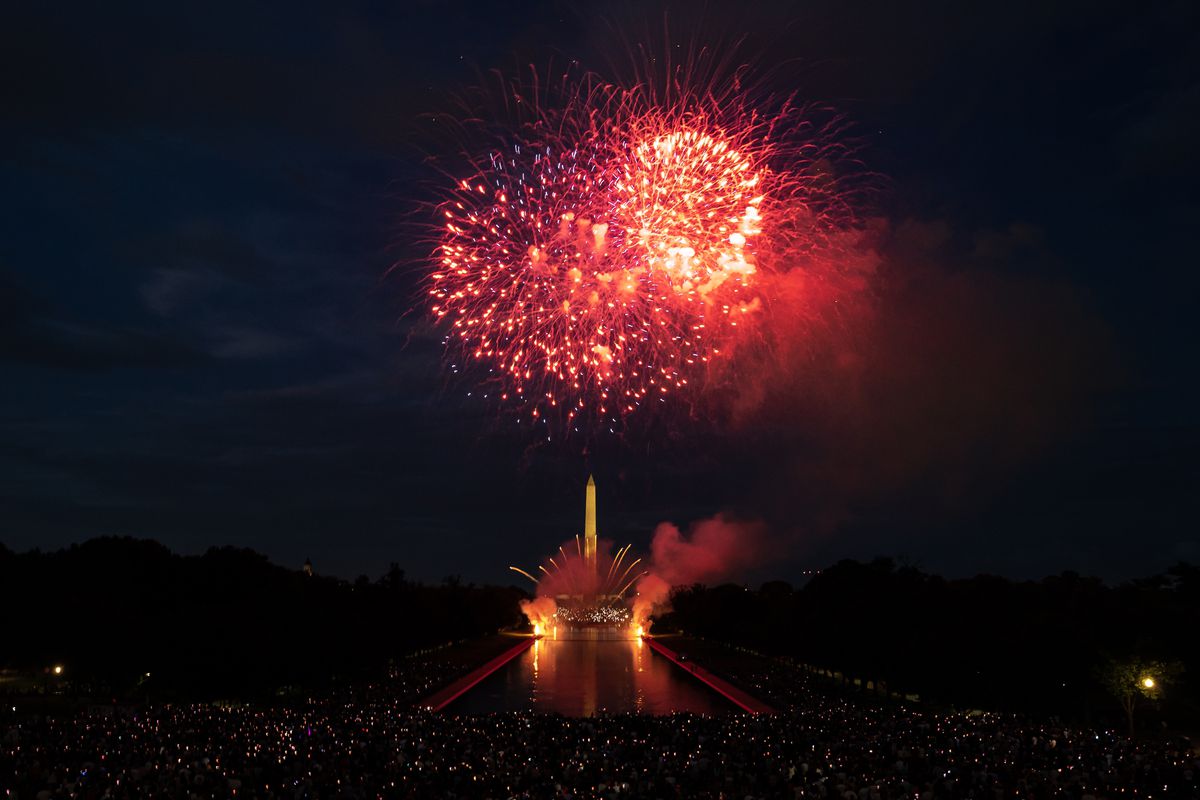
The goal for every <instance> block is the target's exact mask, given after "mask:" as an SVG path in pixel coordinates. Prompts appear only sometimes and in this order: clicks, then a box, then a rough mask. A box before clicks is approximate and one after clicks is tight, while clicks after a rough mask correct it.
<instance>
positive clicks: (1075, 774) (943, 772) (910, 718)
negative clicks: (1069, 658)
mask: <svg viewBox="0 0 1200 800" xmlns="http://www.w3.org/2000/svg"><path fill="white" fill-rule="evenodd" d="M800 697H801V693H800V692H799V691H798V692H797V698H798V700H799V699H800ZM803 698H804V699H803V700H802V701H800V702H796V703H793V704H792V706H791V707H790V708H789V709H788V710H787V711H785V712H783V713H780V714H777V715H758V716H749V715H744V714H727V715H723V716H718V717H705V716H695V715H690V714H677V715H672V716H664V717H648V716H636V715H620V716H607V717H606V716H601V717H595V718H584V719H579V718H566V717H560V716H557V715H542V714H534V713H527V712H511V713H504V714H494V715H489V716H478V717H470V716H451V715H437V714H432V713H428V712H412V711H407V710H403V709H402V708H400V707H399V706H398V705H394V704H386V703H318V704H312V705H307V706H303V707H300V708H294V709H284V708H273V709H252V708H238V709H231V710H220V709H216V708H213V707H209V706H199V705H187V706H179V707H158V708H153V709H151V710H149V711H146V712H144V713H140V714H138V715H136V716H129V717H117V718H106V717H102V716H81V717H76V718H69V719H61V720H51V721H50V722H49V723H48V724H45V725H41V724H40V723H21V724H18V723H12V724H10V725H9V726H8V727H7V730H4V731H2V733H3V747H2V749H0V797H5V798H14V797H15V798H19V800H26V799H27V798H60V797H61V798H67V797H77V798H226V797H229V798H232V797H239V798H241V797H246V798H367V797H413V798H443V797H444V798H456V797H461V798H466V797H472V798H474V797H479V798H510V797H516V798H592V797H606V798H626V797H628V798H738V799H739V800H741V799H742V798H768V797H771V798H774V797H781V798H805V797H812V798H838V800H843V799H844V800H886V799H887V798H899V797H917V796H919V797H921V798H987V799H988V800H999V799H1000V798H1005V797H1007V798H1023V797H1031V798H1042V797H1063V798H1073V799H1074V800H1084V799H1085V798H1089V797H1096V798H1105V797H1113V798H1115V797H1122V798H1130V797H1178V798H1197V797H1200V789H1198V785H1197V774H1198V772H1200V765H1198V763H1197V758H1196V756H1195V755H1192V754H1191V753H1188V752H1187V751H1186V750H1185V749H1184V747H1183V745H1182V743H1180V744H1176V745H1172V744H1170V743H1166V742H1161V741H1156V742H1149V741H1147V742H1132V741H1130V740H1128V739H1126V738H1124V737H1121V736H1118V735H1115V734H1113V733H1111V732H1108V731H1084V730H1073V729H1066V728H1064V727H1061V726H1056V725H1049V724H1031V723H1026V722H1023V721H1021V720H1020V719H1017V718H1014V717H1004V716H996V715H985V716H968V715H965V714H947V713H941V712H933V711H926V710H913V709H911V708H906V707H903V706H897V705H883V704H878V705H873V704H869V703H864V702H860V701H857V700H854V701H851V700H847V699H839V698H834V697H825V696H823V695H820V694H819V693H816V692H809V693H806V694H804V696H803ZM4 791H7V792H8V794H7V795H5V794H4Z"/></svg>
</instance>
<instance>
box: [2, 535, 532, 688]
mask: <svg viewBox="0 0 1200 800" xmlns="http://www.w3.org/2000/svg"><path fill="white" fill-rule="evenodd" d="M523 596H525V595H523V594H522V592H521V591H520V590H518V589H516V588H504V587H494V586H475V585H471V584H466V585H464V584H462V583H461V581H459V580H458V579H456V578H453V577H451V578H447V579H446V580H445V581H443V582H442V583H441V584H437V585H426V584H421V583H416V582H412V581H409V580H407V579H406V578H405V575H404V572H403V571H402V570H401V569H400V568H399V567H398V566H397V565H395V564H393V565H392V566H391V568H390V569H389V570H388V572H387V573H386V574H385V575H384V576H382V577H381V578H380V579H378V580H375V581H372V580H369V579H368V578H366V577H365V576H363V577H360V578H359V579H358V580H356V581H354V582H349V581H345V580H341V579H338V578H333V577H322V576H319V575H315V576H310V575H306V574H305V573H304V572H303V571H299V570H292V569H286V568H284V567H280V566H277V565H274V564H271V563H270V562H269V561H268V560H267V558H266V556H264V555H261V554H259V553H256V552H254V551H252V550H248V549H243V548H235V547H214V548H211V549H209V550H208V552H206V553H205V554H204V555H200V556H180V555H175V554H173V553H171V552H170V551H169V550H168V549H167V548H166V547H164V546H162V545H161V544H158V543H157V542H153V541H148V540H138V539H131V538H100V539H93V540H91V541H88V542H85V543H84V544H80V545H73V546H71V547H69V548H66V549H63V550H60V551H57V552H49V553H43V552H39V551H37V550H34V551H30V552H26V553H14V552H12V551H10V550H8V549H6V548H4V547H3V546H2V545H0V630H2V631H3V634H2V637H0V638H2V645H0V668H3V669H8V670H13V671H16V672H18V673H24V674H40V673H44V672H45V670H47V669H48V668H50V667H51V665H54V664H63V665H65V668H64V676H65V677H67V678H69V679H70V684H71V686H72V687H73V688H72V691H77V692H81V693H88V694H93V695H97V696H106V697H107V696H113V697H118V698H120V697H136V698H140V697H144V696H147V695H151V696H153V697H155V698H159V699H171V698H176V697H177V698H180V699H184V698H188V699H193V698H197V699H220V698H229V699H248V698H254V697H262V696H265V695H270V694H278V693H280V692H287V691H288V690H289V689H290V690H295V691H302V690H308V689H312V688H315V687H328V686H330V685H331V684H332V685H336V684H339V683H349V682H352V681H360V680H364V679H367V680H369V679H373V678H375V677H377V676H381V675H382V674H384V673H385V671H386V670H387V667H388V663H389V661H390V660H394V659H397V658H400V657H402V656H404V655H405V654H408V653H412V652H413V651H417V650H420V649H422V648H429V647H435V646H438V645H441V644H445V643H447V642H450V641H455V640H460V639H465V638H470V637H477V636H482V635H484V634H488V633H494V632H496V631H497V630H499V629H502V628H505V627H508V626H512V625H517V624H520V623H521V622H522V621H523V617H522V615H521V613H520V610H519V608H518V605H517V604H518V601H519V600H520V598H521V597H523ZM147 673H149V676H147ZM64 680H65V679H64Z"/></svg>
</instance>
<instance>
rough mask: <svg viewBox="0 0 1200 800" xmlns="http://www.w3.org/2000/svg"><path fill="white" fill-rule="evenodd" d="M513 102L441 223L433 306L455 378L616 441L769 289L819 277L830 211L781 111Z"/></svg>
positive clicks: (820, 178)
mask: <svg viewBox="0 0 1200 800" xmlns="http://www.w3.org/2000/svg"><path fill="white" fill-rule="evenodd" d="M510 90H511V87H510ZM513 96H514V97H515V98H516V101H515V105H516V106H517V107H518V108H519V110H520V111H519V113H520V116H521V117H522V119H520V120H518V121H516V122H515V123H514V124H513V125H512V126H511V127H509V128H504V129H502V130H501V131H500V132H498V133H495V134H494V135H495V136H496V137H497V138H499V139H500V140H501V143H500V144H496V143H495V142H493V147H492V149H491V150H490V151H488V152H486V154H484V155H480V156H475V157H472V156H471V155H470V154H468V158H469V160H470V173H469V174H468V176H467V177H465V178H459V179H457V183H456V184H455V186H454V188H453V190H452V191H451V192H450V193H449V194H448V196H447V198H446V200H445V202H444V203H443V204H442V206H441V208H440V211H441V214H442V215H443V218H444V228H443V230H442V232H441V234H440V237H439V245H438V253H437V261H438V264H437V267H436V268H435V271H434V272H433V273H432V275H431V278H430V283H429V295H430V297H431V300H432V303H431V305H432V311H433V313H434V314H435V316H436V318H437V319H438V321H439V322H440V323H441V324H443V325H445V326H446V330H447V344H448V345H449V346H450V347H452V348H454V349H459V348H461V351H462V353H463V354H464V356H465V361H466V362H467V368H468V369H470V368H472V367H471V365H472V364H473V365H474V366H475V367H479V368H481V372H487V373H490V374H491V376H492V377H493V378H498V379H499V383H500V389H499V390H498V392H497V394H499V396H500V398H501V400H502V401H507V402H516V403H518V404H520V405H521V406H523V407H524V408H525V409H526V410H527V412H528V414H530V415H531V416H532V418H534V419H540V420H542V421H545V420H546V419H547V418H548V417H549V418H552V419H554V420H555V421H556V422H560V421H561V422H562V423H565V424H567V425H571V426H576V427H578V426H579V425H580V424H581V423H583V424H589V425H591V424H596V423H603V424H605V425H607V426H611V425H612V424H613V423H615V422H616V421H617V420H618V419H620V418H623V417H624V416H626V415H628V414H630V413H632V412H634V411H636V410H637V409H638V408H639V407H641V406H643V405H644V404H646V403H647V402H665V401H666V399H667V398H668V397H669V396H670V395H671V394H673V393H678V392H680V391H681V390H686V389H688V388H689V387H690V386H692V385H693V384H695V383H696V382H703V379H704V378H705V376H706V375H707V374H708V368H709V367H710V366H711V365H712V362H713V361H714V360H716V359H720V358H722V353H723V352H728V351H730V350H732V349H733V347H734V346H735V344H736V343H737V341H738V340H739V338H740V337H743V336H746V335H752V333H747V331H751V332H752V331H753V330H754V328H755V327H756V326H757V324H758V322H757V320H758V317H759V316H760V315H761V314H762V311H763V309H764V306H765V305H767V304H769V303H770V302H771V296H770V291H769V287H770V276H771V275H772V274H782V273H785V272H787V271H790V270H793V269H798V268H802V269H808V270H814V269H818V270H820V269H827V266H816V265H819V264H821V263H822V260H821V259H820V258H818V257H815V256H814V254H816V253H818V251H819V250H820V242H821V241H822V240H823V239H824V238H825V237H826V236H827V235H828V232H829V231H830V230H831V229H832V228H834V227H836V226H837V225H840V224H842V219H841V216H842V215H841V214H840V211H841V209H842V208H843V207H844V204H843V203H841V201H840V198H839V194H838V189H837V185H836V181H835V180H834V179H833V177H832V175H831V172H830V163H831V162H830V160H829V158H828V152H829V150H830V146H831V145H830V143H829V142H825V141H822V140H821V137H822V136H824V135H825V134H824V133H822V134H819V135H818V134H814V133H813V126H812V125H811V124H808V123H806V121H805V120H804V118H803V115H802V114H801V112H799V111H798V110H797V109H796V108H795V107H794V106H792V105H790V104H781V105H780V106H779V107H778V108H777V110H776V111H775V112H774V113H770V114H767V113H762V112H760V111H757V110H755V109H753V108H750V107H749V106H748V103H747V101H746V100H745V98H744V97H742V96H740V95H739V94H738V93H737V91H736V87H731V88H729V89H727V90H726V91H724V92H721V93H715V92H713V91H712V90H711V87H707V88H705V89H704V91H688V90H680V89H678V87H676V91H675V92H674V93H672V94H671V97H672V98H674V99H671V100H666V101H664V100H661V99H660V98H659V97H658V96H657V95H655V94H654V93H651V92H647V91H643V90H638V89H633V90H629V89H623V88H619V87H614V86H609V85H599V84H596V83H594V82H592V81H589V80H587V79H583V80H581V81H579V82H576V83H572V82H571V81H570V80H569V79H567V80H564V82H563V84H562V86H561V87H560V89H559V90H558V91H556V92H553V93H551V94H550V95H549V96H548V97H547V96H544V95H542V94H540V93H536V92H534V93H529V94H527V95H521V94H519V93H516V92H514V95H513ZM806 135H807V136H808V137H809V138H805V136H806Z"/></svg>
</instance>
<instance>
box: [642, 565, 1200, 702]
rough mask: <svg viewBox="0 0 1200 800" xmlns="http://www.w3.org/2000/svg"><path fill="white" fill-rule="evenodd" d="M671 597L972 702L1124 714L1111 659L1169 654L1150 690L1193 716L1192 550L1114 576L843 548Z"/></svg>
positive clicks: (874, 685)
mask: <svg viewBox="0 0 1200 800" xmlns="http://www.w3.org/2000/svg"><path fill="white" fill-rule="evenodd" d="M671 605H672V609H673V610H672V611H671V612H670V613H668V614H666V615H664V617H663V619H662V620H661V621H660V625H659V626H658V627H657V628H656V629H661V628H663V627H675V628H678V629H680V630H682V631H684V632H686V633H689V634H694V635H697V636H701V637H704V638H707V639H714V640H719V641H724V642H728V643H732V644H736V645H740V646H743V647H746V648H749V649H753V650H755V651H758V652H761V653H765V654H769V655H773V656H780V657H785V658H788V659H792V660H794V661H796V662H798V663H800V664H803V665H807V666H808V667H810V668H812V669H816V670H821V671H827V672H832V673H836V674H837V676H838V679H839V680H842V681H845V682H848V683H849V684H850V685H851V686H854V685H855V683H854V681H855V680H857V681H858V684H857V685H858V686H859V687H860V688H861V689H862V690H864V691H866V690H867V687H868V685H869V686H870V689H871V690H874V691H880V684H882V689H883V690H884V691H888V692H892V693H896V692H898V693H902V694H916V695H919V696H920V697H921V698H922V699H931V700H938V701H941V702H946V703H950V704H954V705H959V706H962V707H969V708H981V709H988V710H1007V711H1038V712H1049V713H1053V714H1060V715H1062V716H1064V717H1067V718H1071V719H1080V720H1087V721H1089V722H1091V721H1093V719H1100V718H1104V719H1108V718H1110V717H1112V716H1114V715H1115V716H1117V717H1120V716H1121V711H1120V708H1119V706H1118V704H1117V702H1116V701H1115V700H1114V699H1113V697H1112V690H1111V687H1110V686H1109V685H1108V684H1109V683H1111V681H1109V680H1108V678H1107V676H1108V675H1109V674H1111V672H1112V665H1113V664H1128V663H1150V664H1167V665H1171V667H1170V669H1169V670H1167V671H1168V672H1169V673H1170V674H1165V675H1161V676H1158V679H1159V682H1160V683H1164V682H1167V681H1169V682H1170V685H1165V684H1164V685H1163V691H1162V692H1161V693H1158V692H1155V693H1145V692H1144V693H1143V694H1147V695H1150V694H1153V695H1155V698H1150V697H1147V698H1146V699H1147V701H1149V700H1150V699H1157V700H1159V701H1161V706H1160V711H1161V712H1163V713H1165V714H1166V715H1167V718H1168V719H1172V720H1177V719H1183V718H1190V719H1191V721H1192V724H1194V723H1195V720H1196V719H1197V718H1200V714H1198V713H1197V711H1198V709H1200V702H1198V700H1200V698H1198V697H1197V694H1198V693H1197V688H1196V687H1197V683H1198V682H1200V681H1197V677H1198V676H1200V568H1198V567H1195V566H1191V565H1188V564H1179V565H1177V566H1175V567H1173V568H1171V569H1170V570H1168V571H1167V572H1166V573H1165V574H1163V575H1157V576H1154V577H1151V578H1147V579H1143V580H1136V581H1132V582H1129V583H1124V584H1121V585H1119V586H1108V585H1106V584H1104V583H1103V582H1102V581H1101V580H1099V579H1097V578H1088V577H1082V576H1080V575H1077V574H1075V573H1072V572H1064V573H1063V574H1061V575H1058V576H1054V577H1049V578H1046V579H1044V580H1042V581H1011V580H1007V579H1004V578H999V577H994V576H987V575H981V576H979V577H975V578H971V579H967V580H946V579H944V578H941V577H938V576H936V575H929V574H926V573H924V572H922V571H920V570H919V569H916V568H913V567H911V566H899V567H898V566H897V565H896V564H895V563H894V562H893V561H891V560H890V559H878V560H876V561H873V562H870V563H860V562H856V561H842V562H839V563H838V564H836V565H835V566H833V567H831V568H829V569H826V570H824V571H822V572H820V573H819V574H817V575H816V576H815V577H813V578H812V579H811V580H809V581H808V583H807V584H806V585H804V586H803V587H802V588H794V587H792V586H791V585H790V584H787V583H784V582H778V581H776V582H770V583H766V584H763V586H762V587H761V588H759V589H758V590H756V591H751V590H748V589H746V588H744V587H741V586H735V585H722V586H713V587H707V586H701V585H696V586H689V587H677V588H676V589H675V591H674V592H673V593H672V596H671ZM1143 677H1144V676H1143ZM1140 679H1141V678H1139V680H1140ZM1189 679H1190V680H1189ZM1159 695H1161V696H1159ZM1160 718H1161V717H1160ZM1185 724H1186V723H1185Z"/></svg>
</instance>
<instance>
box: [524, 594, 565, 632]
mask: <svg viewBox="0 0 1200 800" xmlns="http://www.w3.org/2000/svg"><path fill="white" fill-rule="evenodd" d="M557 611H558V604H557V603H555V602H554V598H553V597H535V598H533V599H532V600H522V601H521V612H522V613H524V614H525V616H526V617H527V618H528V619H529V624H531V625H533V626H534V632H535V633H541V632H542V631H544V630H546V629H547V628H549V627H550V625H551V624H552V620H553V618H554V614H555V612H557Z"/></svg>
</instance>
